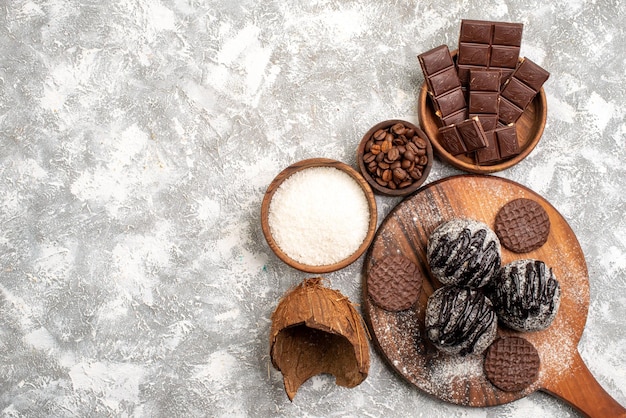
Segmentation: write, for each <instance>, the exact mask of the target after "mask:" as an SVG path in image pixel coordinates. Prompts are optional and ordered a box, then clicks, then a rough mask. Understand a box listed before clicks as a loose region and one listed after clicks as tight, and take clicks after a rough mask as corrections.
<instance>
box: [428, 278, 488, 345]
mask: <svg viewBox="0 0 626 418" xmlns="http://www.w3.org/2000/svg"><path fill="white" fill-rule="evenodd" d="M425 323H426V336H427V337H428V339H429V340H430V341H431V342H432V343H433V344H434V345H435V347H437V348H438V349H439V350H441V351H443V352H445V353H448V354H460V355H462V356H464V355H467V354H472V353H475V354H480V353H482V352H483V351H485V349H486V348H487V347H489V345H490V344H491V343H492V342H493V340H494V339H495V338H496V332H497V330H498V319H497V317H496V314H495V312H494V311H493V308H492V306H491V302H490V301H489V299H487V298H486V297H485V296H484V295H483V294H482V293H481V292H479V291H476V290H473V289H469V288H467V287H457V286H444V287H441V288H439V289H437V290H436V291H435V292H434V293H433V294H432V295H430V297H429V298H428V303H427V304H426V319H425Z"/></svg>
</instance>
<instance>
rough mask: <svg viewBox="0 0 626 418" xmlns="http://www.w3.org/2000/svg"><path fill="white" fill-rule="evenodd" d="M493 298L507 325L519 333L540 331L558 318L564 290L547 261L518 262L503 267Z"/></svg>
mask: <svg viewBox="0 0 626 418" xmlns="http://www.w3.org/2000/svg"><path fill="white" fill-rule="evenodd" d="M489 297H490V299H491V301H492V302H493V304H494V308H495V310H496V313H497V314H498V318H499V319H500V321H501V322H502V323H503V324H504V325H506V326H508V327H509V328H512V329H514V330H517V331H540V330H543V329H546V328H547V327H548V326H549V325H550V324H551V323H552V321H553V320H554V318H555V317H556V314H557V311H558V310H559V304H560V301H561V288H560V286H559V282H558V281H557V280H556V278H555V277H554V273H553V272H552V269H551V268H549V267H548V266H546V264H545V263H544V262H543V261H540V260H531V259H527V260H515V261H512V262H511V263H509V264H506V265H505V266H503V267H502V269H501V271H500V274H499V275H498V277H497V279H496V280H494V282H493V283H492V285H491V286H490V288H489Z"/></svg>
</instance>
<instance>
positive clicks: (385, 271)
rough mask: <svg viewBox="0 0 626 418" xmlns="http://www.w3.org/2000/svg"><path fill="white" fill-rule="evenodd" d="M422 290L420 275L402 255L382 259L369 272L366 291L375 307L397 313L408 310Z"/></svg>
mask: <svg viewBox="0 0 626 418" xmlns="http://www.w3.org/2000/svg"><path fill="white" fill-rule="evenodd" d="M421 290H422V274H421V272H420V270H419V269H418V268H417V266H416V265H415V263H413V262H412V261H411V260H409V259H408V258H406V257H404V256H403V255H399V254H398V255H392V256H388V257H384V258H383V259H381V260H380V261H379V262H378V263H376V264H375V265H374V266H373V267H372V268H371V269H370V271H369V274H368V280H367V291H368V293H369V295H370V297H371V298H372V300H373V301H374V303H376V305H378V306H380V307H381V308H383V309H385V310H387V311H392V312H397V311H402V310H405V309H408V308H410V307H411V306H413V304H414V303H415V302H416V301H417V298H418V297H419V294H420V291H421Z"/></svg>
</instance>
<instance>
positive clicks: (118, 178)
mask: <svg viewBox="0 0 626 418" xmlns="http://www.w3.org/2000/svg"><path fill="white" fill-rule="evenodd" d="M625 10H626V7H625V4H624V2H623V1H622V0H595V1H585V0H575V1H570V0H557V1H554V2H546V1H540V0H521V1H515V2H513V1H505V0H494V1H490V0H476V1H456V2H446V1H413V2H405V1H397V2H370V1H366V0H353V1H339V0H319V1H312V2H306V1H265V2H254V1H245V0H242V1H233V0H215V1H208V2H207V1H198V0H172V1H166V0H111V1H97V0H84V1H77V0H4V1H2V2H1V3H0V56H2V59H1V61H0V265H1V268H2V270H1V271H2V272H1V275H0V412H1V414H2V416H6V417H27V416H28V417H30V416H33V417H37V416H55V417H70V416H72V417H73V416H90V417H97V416H137V417H157V416H162V417H172V416H180V417H182V416H211V417H220V416H228V417H230V416H259V417H266V416H308V417H313V416H325V417H329V416H371V417H377V416H389V417H390V416H398V417H400V416H409V415H412V416H428V417H449V416H457V417H495V416H504V417H527V416H554V417H557V416H558V417H563V416H577V413H576V412H575V411H574V410H572V409H571V408H569V407H568V406H566V405H565V404H564V403H563V402H561V401H559V400H556V399H555V398H553V397H551V396H550V395H547V394H545V393H535V394H532V395H530V396H528V397H527V398H524V399H522V400H519V401H516V402H513V403H511V404H508V405H503V406H499V407H495V408H485V409H471V408H465V407H459V406H454V405H450V404H444V403H442V402H440V401H438V400H436V399H432V398H430V397H428V396H426V395H424V394H422V393H421V392H420V391H419V390H417V389H416V388H414V387H412V386H410V385H408V384H406V383H405V382H404V381H402V380H401V379H400V378H399V377H397V376H396V375H395V374H393V373H392V372H391V370H390V369H389V367H387V365H386V364H385V363H384V362H383V361H382V359H381V357H380V356H379V355H378V353H377V352H376V351H375V350H373V349H372V365H371V369H370V375H369V377H368V378H367V380H365V382H363V383H362V384H361V385H360V386H358V387H356V388H354V389H345V388H340V387H337V386H335V385H334V382H333V379H332V378H331V377H329V376H319V377H315V378H313V379H311V380H310V381H309V382H307V383H306V384H305V385H304V386H303V387H302V388H301V389H300V391H299V392H298V395H297V396H296V398H295V400H294V402H293V403H291V402H289V401H288V399H287V397H286V395H285V393H284V391H283V384H282V380H281V375H280V373H279V372H277V371H276V370H274V369H272V368H271V366H270V363H269V355H268V334H269V327H270V322H269V317H270V314H271V312H272V311H273V309H274V308H275V306H276V304H277V301H278V299H279V297H280V296H281V295H282V294H283V293H284V292H285V291H286V290H287V289H289V288H290V287H291V286H293V285H295V284H297V283H299V282H300V281H301V280H302V279H304V278H305V277H308V276H309V275H308V274H306V273H301V272H298V271H296V270H293V269H291V268H289V267H287V266H286V265H284V264H283V263H282V262H281V261H280V260H279V259H278V258H277V257H276V256H274V255H273V253H272V252H271V251H270V249H269V247H268V246H267V244H266V243H265V241H264V239H263V235H262V233H261V228H260V222H259V215H260V204H261V199H262V197H263V193H264V192H265V189H266V187H267V186H268V184H269V183H270V181H271V180H272V179H273V177H274V176H275V175H276V174H277V173H278V172H279V171H281V170H282V169H283V168H284V167H286V166H288V165H290V164H291V163H293V162H295V161H298V160H301V159H304V158H310V157H328V158H334V159H338V160H341V161H344V162H346V163H348V164H352V165H353V166H354V165H355V149H356V145H357V143H358V141H359V139H360V137H361V136H362V135H363V134H364V133H365V131H367V129H368V128H369V127H370V126H372V125H373V124H375V123H376V122H379V121H381V120H385V119H390V118H403V119H406V120H409V121H413V122H416V121H417V117H416V113H417V111H416V96H417V93H418V89H419V86H420V84H421V83H422V81H423V77H422V74H421V70H420V69H419V65H418V63H417V60H416V55H417V54H419V53H421V52H424V51H426V50H427V49H430V48H432V47H434V46H437V45H439V44H442V43H445V44H448V45H449V46H450V47H451V48H455V47H456V45H457V37H458V30H459V23H460V20H461V19H462V18H479V19H489V20H504V21H515V22H523V23H524V24H525V28H524V38H523V45H522V55H526V56H528V57H529V58H531V59H532V60H534V61H536V62H537V63H539V64H540V65H542V66H543V67H544V68H546V69H547V70H548V71H550V73H551V78H550V80H549V81H548V82H547V84H546V85H545V90H546V93H547V97H548V106H549V109H548V121H547V125H546V129H545V132H544V135H543V138H542V140H541V142H540V143H539V145H538V147H537V148H536V149H535V151H534V152H533V153H532V154H531V155H530V156H529V157H528V158H527V159H526V160H524V161H523V162H522V163H521V164H519V165H517V166H515V167H513V168H511V169H509V170H506V171H504V172H500V173H498V174H497V175H499V176H502V177H506V178H509V179H512V180H515V181H517V182H519V183H521V184H524V185H526V186H528V187H530V188H532V189H533V190H535V191H536V192H538V193H540V194H541V195H543V196H545V197H546V198H547V199H548V200H550V202H551V203H552V204H553V205H554V206H555V207H556V208H557V209H558V210H559V211H560V212H561V213H562V214H563V216H564V217H565V218H566V219H567V220H568V222H569V223H570V225H571V226H572V228H573V229H574V231H575V232H576V234H577V236H578V238H579V241H580V244H581V246H582V248H583V251H584V253H585V256H586V261H587V264H588V269H589V276H590V286H591V306H590V311H589V317H588V321H587V326H586V329H585V332H584V334H583V337H582V340H581V342H580V345H579V349H580V351H581V354H582V357H583V359H584V360H585V362H586V363H587V365H588V366H589V368H590V370H591V371H592V373H593V374H594V376H595V377H596V378H597V379H598V381H599V382H600V383H601V384H602V386H603V387H604V388H605V389H606V390H607V391H608V392H609V393H610V394H611V395H612V396H613V397H614V398H615V399H616V400H617V401H618V402H620V403H621V404H622V405H626V332H625V331H626V296H625V295H626V222H625V221H624V212H625V211H626V200H625V198H624V194H625V193H626V183H625V178H626V177H625V176H626V164H624V161H626V144H625V143H626V121H625V119H624V114H625V113H626V99H625V95H624V93H625V91H626V82H625V81H624V76H625V70H624V68H625V67H626V59H625V58H624V54H623V51H624V45H626V30H625V29H624V22H625V21H626V15H625ZM456 173H458V171H457V170H455V169H453V168H451V167H450V166H448V165H446V164H444V163H443V162H441V161H440V160H437V161H435V164H434V166H433V169H432V172H431V176H430V177H429V181H432V180H436V179H440V178H443V177H446V176H449V175H453V174H456ZM377 202H378V205H379V216H380V219H382V218H383V217H384V216H385V215H386V214H387V213H388V212H389V211H390V210H391V208H392V207H393V206H394V205H395V204H397V203H398V200H397V199H393V198H386V197H382V196H379V197H377ZM362 261H363V260H362V259H361V260H359V261H358V262H357V263H355V264H353V265H352V266H350V267H349V268H346V269H344V270H341V271H338V272H336V273H332V274H328V275H326V276H327V278H328V279H329V284H330V286H331V287H333V288H336V289H339V290H340V291H342V292H343V293H344V294H345V295H347V296H348V297H349V298H350V299H351V300H352V301H354V302H355V303H359V302H360V290H361V266H362ZM555 350H558V347H555Z"/></svg>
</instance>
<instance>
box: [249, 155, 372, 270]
mask: <svg viewBox="0 0 626 418" xmlns="http://www.w3.org/2000/svg"><path fill="white" fill-rule="evenodd" d="M313 167H334V168H337V169H339V170H341V171H343V172H344V173H346V174H348V175H350V177H352V178H353V179H354V180H355V181H356V182H357V183H358V184H359V186H361V189H362V190H363V193H364V194H365V198H366V199H367V204H368V208H369V212H370V219H369V225H368V230H367V234H366V235H365V239H364V240H363V242H362V243H361V245H360V246H359V247H358V248H357V250H356V251H355V252H354V253H352V255H350V256H348V257H347V258H344V259H343V260H341V261H339V262H337V263H334V264H327V265H322V266H312V265H308V264H304V263H300V262H298V261H296V260H294V259H293V258H291V257H289V256H288V255H287V254H285V252H284V251H283V250H282V249H281V248H280V247H279V246H278V244H277V243H276V241H275V240H274V237H273V236H272V233H271V230H270V226H269V221H268V218H269V207H270V203H271V201H272V197H273V196H274V193H275V192H276V190H277V189H278V187H279V186H280V185H281V184H282V182H283V181H285V180H286V179H287V178H288V177H289V176H291V175H292V174H294V173H296V172H298V171H301V170H305V169H307V168H313ZM377 221H378V213H377V209H376V199H375V198H374V193H373V192H372V189H371V188H370V186H369V184H368V183H367V181H366V180H365V179H364V178H363V176H361V174H359V172H358V171H356V170H355V169H354V168H352V167H350V166H349V165H348V164H346V163H343V162H341V161H338V160H333V159H330V158H310V159H306V160H302V161H298V162H296V163H294V164H291V165H290V166H288V167H287V168H285V169H284V170H282V171H281V172H280V173H279V174H278V175H277V176H276V177H275V178H274V180H272V182H271V183H270V185H269V186H268V188H267V191H266V192H265V195H264V196H263V201H262V203H261V229H262V230H263V235H264V236H265V240H266V241H267V243H268V245H269V246H270V248H271V249H272V251H273V252H274V254H276V256H278V258H280V259H281V260H282V261H283V262H285V263H286V264H288V265H289V266H291V267H293V268H295V269H297V270H300V271H304V272H306V273H314V274H321V273H330V272H333V271H337V270H340V269H342V268H344V267H347V266H349V265H350V264H352V263H353V262H355V261H356V260H357V259H358V258H359V257H360V256H361V255H362V254H363V253H364V252H365V250H367V248H368V247H369V246H370V244H371V243H372V240H373V239H374V234H375V233H376V224H377Z"/></svg>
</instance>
